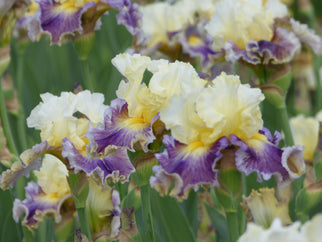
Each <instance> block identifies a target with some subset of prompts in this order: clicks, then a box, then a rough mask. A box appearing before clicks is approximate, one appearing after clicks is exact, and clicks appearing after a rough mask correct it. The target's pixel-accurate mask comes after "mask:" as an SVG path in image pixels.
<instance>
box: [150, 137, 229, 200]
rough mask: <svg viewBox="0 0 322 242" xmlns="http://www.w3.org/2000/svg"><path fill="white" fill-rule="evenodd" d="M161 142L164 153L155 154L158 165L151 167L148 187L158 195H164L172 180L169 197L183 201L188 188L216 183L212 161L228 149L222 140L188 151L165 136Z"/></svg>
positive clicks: (226, 141)
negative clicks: (153, 174)
mask: <svg viewBox="0 0 322 242" xmlns="http://www.w3.org/2000/svg"><path fill="white" fill-rule="evenodd" d="M163 142H164V144H165V145H166V147H167V148H166V150H164V152H163V153H160V154H156V155H155V156H156V158H157V159H158V160H159V162H160V164H161V166H155V167H154V168H153V170H154V172H155V173H156V174H155V175H156V176H155V177H151V178H150V184H151V186H152V187H154V188H155V189H157V190H158V191H159V192H160V193H161V194H167V192H168V190H169V188H170V186H171V185H172V181H174V182H175V184H174V188H173V190H172V191H171V193H170V195H172V196H178V197H179V198H180V197H181V198H186V197H187V195H188V193H189V191H190V189H192V188H194V189H195V190H197V189H198V187H199V186H200V185H203V184H208V185H212V186H213V185H215V184H216V175H217V171H216V170H215V165H216V162H217V161H218V160H219V159H220V158H221V157H222V154H221V152H220V151H221V150H223V149H224V148H226V147H227V146H228V140H227V138H226V137H222V138H220V139H219V140H218V141H217V142H216V143H215V144H214V145H213V146H211V147H210V148H208V149H207V148H206V147H200V148H196V149H195V150H193V151H189V147H188V146H187V145H185V144H182V143H180V142H178V141H176V140H175V139H174V138H173V137H172V136H168V135H165V136H164V138H163Z"/></svg>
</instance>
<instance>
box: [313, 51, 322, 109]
mask: <svg viewBox="0 0 322 242" xmlns="http://www.w3.org/2000/svg"><path fill="white" fill-rule="evenodd" d="M321 62H322V58H321V56H315V58H314V74H315V78H316V89H315V109H314V111H315V112H319V111H320V110H321V109H322V86H321V78H320V67H321Z"/></svg>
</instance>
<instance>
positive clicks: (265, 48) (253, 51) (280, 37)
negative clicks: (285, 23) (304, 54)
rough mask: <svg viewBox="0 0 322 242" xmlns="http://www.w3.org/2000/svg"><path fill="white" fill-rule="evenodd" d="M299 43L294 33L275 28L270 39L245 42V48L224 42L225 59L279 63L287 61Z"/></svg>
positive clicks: (253, 62) (230, 42)
mask: <svg viewBox="0 0 322 242" xmlns="http://www.w3.org/2000/svg"><path fill="white" fill-rule="evenodd" d="M300 46H301V44H300V41H299V39H298V38H297V37H296V36H295V34H294V33H292V32H288V31H287V30H286V29H282V28H276V30H275V33H274V36H273V38H272V40H271V41H267V40H260V41H258V42H256V41H253V40H251V41H249V42H247V45H246V49H245V50H242V49H240V48H238V47H237V46H236V45H235V43H233V42H232V41H227V42H226V43H225V51H226V60H227V61H231V62H236V61H238V60H239V59H243V60H244V61H246V62H248V63H251V64H254V65H256V64H269V63H273V64H280V63H286V62H289V61H290V60H291V59H292V58H293V57H294V55H295V53H296V52H297V51H298V50H299V48H300Z"/></svg>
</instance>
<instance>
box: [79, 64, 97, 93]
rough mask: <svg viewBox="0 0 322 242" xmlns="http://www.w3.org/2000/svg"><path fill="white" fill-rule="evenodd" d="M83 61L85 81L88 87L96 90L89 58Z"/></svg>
mask: <svg viewBox="0 0 322 242" xmlns="http://www.w3.org/2000/svg"><path fill="white" fill-rule="evenodd" d="M81 62H82V68H83V73H84V81H85V85H86V88H88V89H89V90H91V91H92V92H94V83H93V80H92V78H91V74H90V70H89V65H88V62H87V60H81Z"/></svg>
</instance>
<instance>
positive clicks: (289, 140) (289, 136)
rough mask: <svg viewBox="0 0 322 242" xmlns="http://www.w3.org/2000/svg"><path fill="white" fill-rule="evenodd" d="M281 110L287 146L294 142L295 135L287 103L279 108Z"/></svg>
mask: <svg viewBox="0 0 322 242" xmlns="http://www.w3.org/2000/svg"><path fill="white" fill-rule="evenodd" d="M278 110H279V112H280V116H281V119H282V120H281V121H282V130H283V132H284V135H285V139H284V140H285V144H286V145H287V146H292V145H293V144H294V142H293V136H292V132H291V127H290V123H289V121H288V114H287V109H286V105H283V107H279V108H278Z"/></svg>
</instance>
